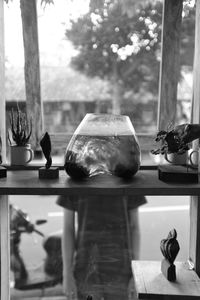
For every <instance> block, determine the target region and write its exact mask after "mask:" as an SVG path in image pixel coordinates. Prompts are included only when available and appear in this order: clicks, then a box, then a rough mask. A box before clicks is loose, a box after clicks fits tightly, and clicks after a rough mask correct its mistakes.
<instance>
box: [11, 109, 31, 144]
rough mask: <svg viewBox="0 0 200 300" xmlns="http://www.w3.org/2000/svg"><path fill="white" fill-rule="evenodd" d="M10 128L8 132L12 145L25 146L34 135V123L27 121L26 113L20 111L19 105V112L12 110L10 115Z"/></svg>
mask: <svg viewBox="0 0 200 300" xmlns="http://www.w3.org/2000/svg"><path fill="white" fill-rule="evenodd" d="M10 126H11V128H10V129H9V131H8V140H9V143H10V145H16V146H25V145H27V144H28V141H29V139H30V137H31V134H32V122H31V120H30V122H29V121H28V119H27V116H26V113H23V112H22V111H21V110H20V109H19V105H18V104H17V110H16V111H14V110H13V109H12V110H11V113H10Z"/></svg>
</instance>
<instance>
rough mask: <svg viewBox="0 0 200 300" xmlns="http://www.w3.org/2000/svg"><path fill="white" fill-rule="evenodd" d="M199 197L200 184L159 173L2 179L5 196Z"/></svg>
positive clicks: (25, 173)
mask: <svg viewBox="0 0 200 300" xmlns="http://www.w3.org/2000/svg"><path fill="white" fill-rule="evenodd" d="M80 192H81V193H83V194H87V195H96V194H113V195H119V194H120V195H171V196H174V195H179V196H181V195H200V183H188V184H185V183H182V184H181V183H167V182H163V181H161V180H159V179H158V171H157V170H156V169H149V170H139V171H138V172H137V174H136V175H135V176H134V177H133V178H132V179H131V180H123V179H121V178H119V177H115V176H109V175H100V176H94V177H91V178H88V179H85V180H83V181H74V180H72V179H71V178H70V177H69V176H67V174H66V172H65V171H64V170H60V172H59V179H53V180H52V179H51V180H49V179H46V180H41V179H39V176H38V170H14V171H10V170H8V171H7V177H6V178H0V194H1V195H2V194H3V195H79V194H80Z"/></svg>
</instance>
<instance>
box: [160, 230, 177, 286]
mask: <svg viewBox="0 0 200 300" xmlns="http://www.w3.org/2000/svg"><path fill="white" fill-rule="evenodd" d="M176 238H177V232H176V229H172V230H171V231H170V232H169V234H168V236H167V238H166V239H162V240H161V242H160V250H161V252H162V254H163V256H164V259H163V260H162V262H161V271H162V273H163V275H164V276H165V277H166V278H167V280H169V281H175V280H176V266H175V264H174V261H175V258H176V256H177V254H178V252H179V250H180V246H179V243H178V241H177V239H176Z"/></svg>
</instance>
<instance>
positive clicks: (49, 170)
mask: <svg viewBox="0 0 200 300" xmlns="http://www.w3.org/2000/svg"><path fill="white" fill-rule="evenodd" d="M40 146H41V148H42V152H43V154H44V157H45V158H46V164H45V166H44V167H42V168H39V178H40V179H57V178H58V177H59V167H52V166H51V165H52V158H51V139H50V136H49V134H48V132H46V133H45V134H44V135H43V137H42V139H41V141H40Z"/></svg>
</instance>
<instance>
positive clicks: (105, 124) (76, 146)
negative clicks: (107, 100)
mask: <svg viewBox="0 0 200 300" xmlns="http://www.w3.org/2000/svg"><path fill="white" fill-rule="evenodd" d="M140 159H141V158H140V147H139V144H138V141H137V138H136V135H135V130H134V128H133V125H132V123H131V121H130V119H129V117H128V116H122V115H111V114H87V115H86V116H85V117H84V119H83V120H82V122H81V123H80V125H79V126H78V128H77V129H76V131H75V133H74V135H73V136H72V138H71V140H70V142H69V144H68V147H67V149H66V154H65V170H66V172H67V173H68V174H69V176H71V177H74V178H84V177H89V176H93V175H97V174H103V173H108V174H112V175H116V176H119V177H126V178H127V177H131V176H133V175H134V174H135V173H136V172H137V171H138V169H139V167H140Z"/></svg>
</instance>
